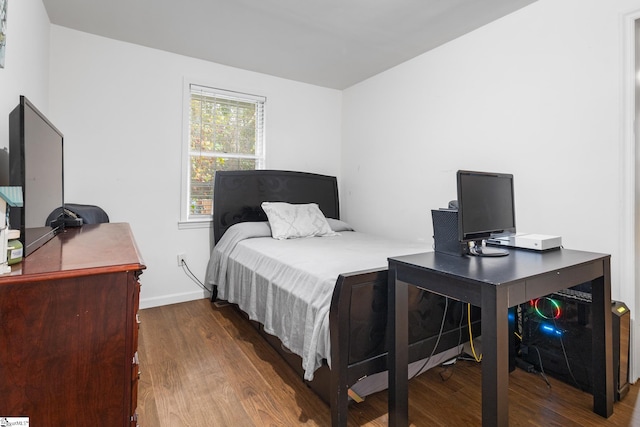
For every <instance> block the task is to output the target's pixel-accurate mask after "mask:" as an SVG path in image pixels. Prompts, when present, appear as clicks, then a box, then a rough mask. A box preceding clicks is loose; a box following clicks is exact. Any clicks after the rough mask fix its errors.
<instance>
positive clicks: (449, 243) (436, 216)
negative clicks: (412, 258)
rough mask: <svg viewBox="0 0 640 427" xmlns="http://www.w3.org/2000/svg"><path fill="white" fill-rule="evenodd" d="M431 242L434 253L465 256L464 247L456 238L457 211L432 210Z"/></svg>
mask: <svg viewBox="0 0 640 427" xmlns="http://www.w3.org/2000/svg"><path fill="white" fill-rule="evenodd" d="M431 219H432V221H433V241H434V250H435V251H436V252H440V253H445V254H448V255H455V256H462V255H464V254H466V245H464V244H463V243H461V242H460V240H459V236H458V211H457V210H455V209H433V210H432V211H431Z"/></svg>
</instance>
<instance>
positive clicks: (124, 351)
mask: <svg viewBox="0 0 640 427" xmlns="http://www.w3.org/2000/svg"><path fill="white" fill-rule="evenodd" d="M144 268H145V265H144V262H143V260H142V257H141V256H140V253H139V251H138V249H137V247H136V243H135V240H134V238H133V234H132V233H131V229H130V227H129V225H128V224H119V223H107V224H96V225H85V226H83V227H81V228H74V229H67V230H66V231H64V232H63V233H60V234H58V235H57V236H56V237H54V238H53V239H51V240H50V241H49V242H47V243H46V244H45V245H44V246H42V247H41V248H39V249H38V250H37V251H35V252H34V253H32V254H31V255H29V256H28V257H27V258H25V259H24V260H23V261H22V262H21V263H19V264H16V265H14V266H13V271H12V272H11V273H8V274H5V275H0V417H5V416H13V417H17V416H22V417H29V423H30V425H32V426H38V427H48V426H51V427H58V426H104V427H114V426H126V427H131V426H136V425H137V416H136V413H135V411H136V406H137V405H136V403H137V390H138V375H139V372H138V354H137V348H138V322H137V312H138V302H139V295H140V284H139V282H138V277H139V276H140V274H141V273H142V270H143V269H144Z"/></svg>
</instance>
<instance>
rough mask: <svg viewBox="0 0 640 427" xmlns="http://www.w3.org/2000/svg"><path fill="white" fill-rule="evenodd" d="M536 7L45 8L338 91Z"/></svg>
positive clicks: (252, 3) (62, 4) (79, 4)
mask: <svg viewBox="0 0 640 427" xmlns="http://www.w3.org/2000/svg"><path fill="white" fill-rule="evenodd" d="M534 1H535V0H179V1H178V0H109V1H104V0H43V3H44V5H45V8H46V10H47V13H48V14H49V19H50V20H51V22H52V23H53V24H57V25H60V26H63V27H68V28H72V29H75V30H79V31H84V32H87V33H92V34H96V35H99V36H104V37H108V38H111V39H116V40H121V41H125V42H130V43H135V44H138V45H142V46H147V47H150V48H155V49H161V50H164V51H168V52H173V53H177V54H181V55H186V56H190V57H194V58H200V59H204V60H207V61H212V62H216V63H218V64H224V65H229V66H233V67H238V68H242V69H246V70H251V71H256V72H260V73H264V74H269V75H273V76H277V77H283V78H286V79H291V80H296V81H300V82H305V83H310V84H314V85H319V86H323V87H328V88H334V89H345V88H347V87H349V86H351V85H353V84H356V83H358V82H360V81H362V80H365V79H367V78H369V77H371V76H374V75H376V74H378V73H380V72H382V71H385V70H388V69H389V68H392V67H394V66H396V65H398V64H400V63H402V62H404V61H407V60H409V59H411V58H414V57H416V56H418V55H420V54H422V53H424V52H427V51H429V50H430V49H433V48H435V47H437V46H440V45H442V44H443V43H446V42H448V41H450V40H453V39H455V38H456V37H459V36H461V35H463V34H465V33H468V32H470V31H473V30H475V29H477V28H479V27H481V26H483V25H485V24H487V23H489V22H491V21H494V20H496V19H498V18H500V17H502V16H505V15H507V14H509V13H511V12H514V11H516V10H518V9H520V8H522V7H524V6H527V5H528V4H531V3H533V2H534Z"/></svg>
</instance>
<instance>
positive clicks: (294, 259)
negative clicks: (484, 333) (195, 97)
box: [205, 170, 480, 426]
mask: <svg viewBox="0 0 640 427" xmlns="http://www.w3.org/2000/svg"><path fill="white" fill-rule="evenodd" d="M291 209H293V210H294V211H293V212H294V213H293V214H291V212H290V211H289V210H291ZM301 209H304V211H302V210H301ZM301 212H303V213H301ZM318 212H319V213H318ZM289 214H291V215H292V216H290V217H287V215H289ZM305 215H308V216H309V218H311V219H308V218H307V217H306V216H305ZM303 216H305V218H307V219H305V225H304V227H300V229H304V228H305V227H307V226H308V225H309V224H310V223H312V222H313V223H315V222H317V223H318V224H320V225H319V226H317V227H316V226H313V227H311V228H310V229H312V230H314V231H313V233H316V235H315V236H314V237H308V238H289V237H291V235H288V234H287V233H293V236H294V237H299V236H298V235H296V234H295V233H300V230H298V229H294V231H293V232H291V230H290V229H286V230H285V229H284V228H283V227H282V226H283V224H290V223H291V221H292V219H291V218H293V217H296V218H299V217H303ZM283 217H284V218H283ZM319 217H321V218H319ZM280 220H283V221H284V223H283V222H282V221H280ZM316 220H317V221H316ZM296 221H298V219H296ZM285 228H286V227H285ZM283 230H284V231H283ZM317 230H320V231H317ZM301 233H302V235H304V236H306V235H307V234H311V235H313V233H309V231H308V230H306V229H304V230H303V231H301ZM305 233H307V234H305ZM318 234H319V235H320V236H321V237H319V236H318ZM427 250H429V248H427V247H425V245H421V244H418V243H411V242H409V243H408V242H399V241H396V240H392V239H383V238H381V237H377V236H374V235H368V234H365V233H359V232H357V231H354V230H353V228H351V226H350V225H349V224H347V223H345V222H343V221H340V211H339V199H338V186H337V180H336V178H335V177H331V176H326V175H319V174H312V173H305V172H293V171H276V170H257V171H224V172H223V171H219V172H216V176H215V183H214V202H213V250H212V253H211V258H210V260H209V265H208V266H207V273H206V279H205V280H206V283H207V285H208V286H210V287H211V289H213V292H212V296H211V298H212V301H214V300H216V299H217V298H220V299H221V300H225V301H228V302H230V303H233V304H236V305H237V306H238V307H239V308H240V309H241V310H242V311H243V312H244V313H245V314H246V316H247V317H248V318H249V319H251V320H252V321H254V323H255V324H256V325H258V328H259V329H260V330H261V331H262V332H264V333H263V335H264V336H265V338H266V339H267V340H268V341H269V342H270V343H271V344H272V345H273V347H274V348H275V349H276V350H278V352H279V353H280V354H281V355H282V356H283V357H284V358H285V359H286V360H287V362H288V363H289V364H290V365H291V366H292V368H293V369H295V370H296V372H298V373H299V374H300V376H301V377H302V378H303V380H304V381H306V382H307V383H308V385H309V386H310V387H311V388H312V389H313V390H314V391H316V393H318V394H319V395H320V396H321V397H322V398H323V399H324V400H325V401H326V402H327V403H329V404H330V407H331V420H332V425H333V426H345V425H346V424H347V415H348V405H349V401H350V400H352V399H356V400H357V399H358V398H359V397H363V396H366V395H368V394H370V393H373V392H376V391H379V390H381V389H384V388H386V386H387V375H386V370H387V367H386V365H387V352H386V349H387V304H386V301H387V258H388V257H390V256H399V255H404V254H410V253H417V252H425V251H427ZM409 307H410V313H409V339H410V348H409V361H410V362H411V364H410V367H409V373H410V375H416V374H418V373H420V372H422V371H424V370H426V369H429V368H431V367H433V366H436V365H439V364H441V363H442V362H444V361H446V360H449V359H451V358H453V357H455V356H457V355H458V354H459V353H460V351H461V347H462V345H463V344H464V343H465V342H466V341H468V337H469V329H471V331H472V333H473V334H474V335H479V333H480V321H479V318H480V316H479V311H478V310H477V309H473V310H472V311H471V321H469V319H468V318H467V309H466V306H464V305H463V304H461V303H459V302H455V301H451V300H447V299H446V298H444V297H441V296H439V295H435V294H431V293H428V292H425V291H421V290H419V289H416V288H415V287H410V294H409Z"/></svg>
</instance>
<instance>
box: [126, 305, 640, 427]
mask: <svg viewBox="0 0 640 427" xmlns="http://www.w3.org/2000/svg"><path fill="white" fill-rule="evenodd" d="M140 318H141V321H142V323H141V326H140V345H139V354H140V365H141V372H142V375H141V378H140V386H139V394H138V414H139V424H140V426H142V427H182V426H193V427H200V426H202V427H210V426H233V427H244V426H247V427H250V426H297V425H304V426H329V425H330V414H329V407H328V406H327V405H326V404H325V403H324V402H323V401H322V400H321V399H320V398H319V397H318V396H317V395H316V394H315V393H314V392H313V391H311V390H310V389H308V388H307V387H306V386H305V385H304V383H303V382H302V380H301V379H300V378H299V377H297V376H296V375H295V374H294V373H293V371H292V370H291V369H290V368H289V367H288V366H287V365H286V363H285V362H284V361H283V360H282V359H281V358H280V356H279V355H278V354H277V353H276V352H275V351H274V350H273V349H272V348H271V347H270V346H269V344H267V343H266V341H264V340H263V339H262V338H261V337H260V336H259V335H258V333H257V332H256V331H255V330H254V329H253V327H252V326H251V325H250V323H249V322H248V321H247V320H245V319H244V318H243V317H242V316H241V315H240V314H239V313H238V312H237V311H236V310H235V308H233V307H232V306H226V307H221V308H218V307H214V306H212V305H211V303H210V302H209V301H208V300H198V301H191V302H186V303H182V304H175V305H169V306H163V307H156V308H151V309H146V310H142V311H141V312H140ZM480 369H481V366H480V364H478V363H475V362H468V361H459V362H458V363H456V364H455V365H453V366H452V367H449V368H441V367H437V368H434V369H432V370H430V371H429V372H427V373H425V374H423V375H421V376H420V377H418V378H416V379H414V380H412V381H411V382H410V383H409V395H410V404H409V419H410V423H411V425H413V426H479V425H480V424H481V414H480V406H481V391H480V378H481V371H480ZM549 381H550V383H551V387H550V388H549V387H548V386H547V384H546V383H545V382H544V380H543V379H542V378H541V377H540V376H537V375H535V374H529V373H526V372H524V371H522V370H519V369H516V371H514V372H512V373H511V374H510V383H509V421H510V425H512V426H563V427H566V426H581V427H587V426H638V425H640V414H638V413H637V411H636V406H637V401H638V388H637V386H635V385H634V386H632V387H631V391H630V392H629V394H628V395H627V396H626V397H625V398H624V399H623V400H622V401H621V402H616V404H615V407H614V414H613V415H612V416H611V417H610V418H608V419H605V418H602V417H600V416H598V415H596V414H594V413H593V412H592V410H591V409H592V402H593V399H592V396H591V395H589V394H586V393H583V392H581V391H579V390H577V389H575V388H573V387H571V386H569V385H567V384H565V383H562V382H560V381H557V380H554V379H553V378H549ZM638 408H640V406H638ZM349 425H350V426H367V427H377V426H386V425H387V392H386V391H383V392H380V393H376V394H374V395H372V396H368V397H367V398H366V400H365V401H364V402H362V403H359V404H355V403H352V404H351V405H350V408H349Z"/></svg>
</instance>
